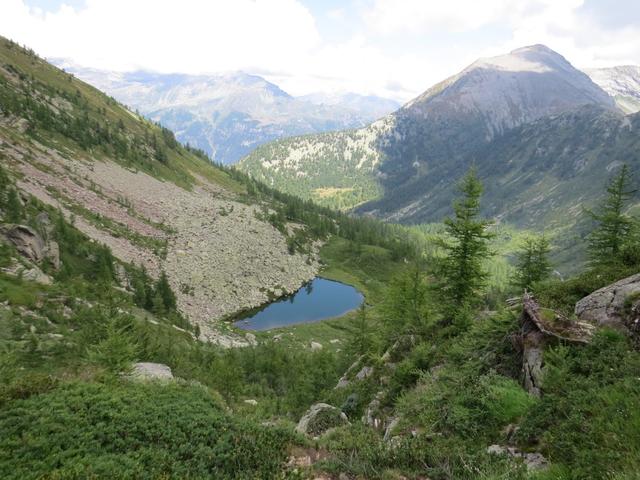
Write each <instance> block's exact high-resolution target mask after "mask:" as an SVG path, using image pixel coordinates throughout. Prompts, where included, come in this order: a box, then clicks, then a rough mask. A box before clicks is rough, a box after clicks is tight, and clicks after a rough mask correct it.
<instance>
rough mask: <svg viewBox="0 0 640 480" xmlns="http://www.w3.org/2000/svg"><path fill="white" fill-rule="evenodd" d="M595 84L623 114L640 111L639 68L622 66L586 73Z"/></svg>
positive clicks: (595, 69)
mask: <svg viewBox="0 0 640 480" xmlns="http://www.w3.org/2000/svg"><path fill="white" fill-rule="evenodd" d="M586 73H587V75H589V76H590V77H591V80H593V81H594V82H595V83H596V84H598V85H599V86H600V87H601V88H602V89H603V90H604V91H605V92H607V93H608V94H609V95H611V96H612V97H613V98H614V99H615V101H616V104H617V105H618V107H619V108H620V109H621V110H622V111H623V112H625V113H635V112H638V111H640V66H637V65H622V66H619V67H610V68H591V69H588V70H587V71H586Z"/></svg>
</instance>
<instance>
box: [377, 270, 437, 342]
mask: <svg viewBox="0 0 640 480" xmlns="http://www.w3.org/2000/svg"><path fill="white" fill-rule="evenodd" d="M427 290H428V285H427V282H426V281H425V274H424V271H423V270H422V268H420V266H419V265H415V266H414V267H413V268H410V269H407V270H406V271H403V272H402V273H401V274H399V275H397V276H396V277H395V278H393V279H392V280H391V283H390V285H389V288H388V290H387V292H386V294H385V298H384V301H383V302H382V305H381V311H382V319H383V325H384V327H385V337H386V338H387V341H388V342H390V343H392V342H394V341H396V340H397V339H398V338H399V337H401V336H403V335H407V334H415V335H422V334H424V333H425V332H426V330H427V323H428V319H429V306H430V305H429V298H428V295H427V293H428V292H427Z"/></svg>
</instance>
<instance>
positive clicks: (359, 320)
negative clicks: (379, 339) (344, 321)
mask: <svg viewBox="0 0 640 480" xmlns="http://www.w3.org/2000/svg"><path fill="white" fill-rule="evenodd" d="M373 347H374V337H373V329H372V328H371V324H370V322H369V320H368V319H367V311H366V308H365V306H364V304H362V305H360V309H359V310H358V316H357V317H356V320H355V322H354V324H353V328H352V330H351V331H350V332H349V343H348V345H347V349H348V350H349V351H350V352H351V353H353V354H355V355H366V354H369V353H371V352H372V350H373Z"/></svg>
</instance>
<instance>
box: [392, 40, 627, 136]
mask: <svg viewBox="0 0 640 480" xmlns="http://www.w3.org/2000/svg"><path fill="white" fill-rule="evenodd" d="M585 105H597V106H600V107H602V108H607V109H615V103H614V101H613V99H612V98H611V97H610V96H609V95H608V94H607V93H606V92H605V91H604V90H602V89H601V88H600V87H598V86H597V85H596V84H595V83H594V82H592V81H591V79H590V78H589V77H588V76H587V75H586V74H584V73H583V72H581V71H580V70H578V69H576V68H575V67H573V65H571V63H569V62H568V61H567V60H566V59H565V58H564V57H563V56H562V55H560V54H559V53H557V52H555V51H553V50H551V49H550V48H548V47H546V46H544V45H540V44H537V45H530V46H526V47H521V48H518V49H515V50H513V51H511V52H510V53H507V54H504V55H498V56H495V57H489V58H481V59H479V60H476V61H475V62H474V63H472V64H471V65H469V66H468V67H467V68H465V69H464V70H462V71H461V72H460V73H458V74H457V75H454V76H452V77H450V78H448V79H447V80H445V81H444V82H441V83H439V84H438V85H436V86H434V87H432V88H430V89H429V90H427V91H426V92H425V93H423V94H422V95H420V96H419V97H417V98H416V99H415V100H413V101H411V102H409V103H408V104H407V105H406V106H405V107H404V108H403V109H402V112H403V113H405V114H408V115H413V116H418V117H421V118H427V117H429V118H431V119H440V120H442V121H446V122H450V121H453V120H455V121H457V120H460V119H461V118H465V119H466V120H465V121H469V120H470V119H471V118H477V119H478V121H479V122H482V123H483V124H484V125H485V127H486V136H487V138H492V137H493V136H495V135H496V134H499V133H502V132H504V131H505V130H508V129H510V128H513V127H516V126H518V125H521V124H523V123H527V122H530V121H533V120H536V119H538V118H541V117H545V116H549V115H555V114H558V113H562V112H564V111H567V110H572V109H574V108H579V107H582V106H585Z"/></svg>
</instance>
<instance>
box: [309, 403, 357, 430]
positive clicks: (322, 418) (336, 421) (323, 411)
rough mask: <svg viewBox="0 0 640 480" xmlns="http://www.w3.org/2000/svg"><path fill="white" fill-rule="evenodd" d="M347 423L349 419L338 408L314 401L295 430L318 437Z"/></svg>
mask: <svg viewBox="0 0 640 480" xmlns="http://www.w3.org/2000/svg"><path fill="white" fill-rule="evenodd" d="M348 424H349V419H348V418H347V416H346V415H345V414H344V413H343V412H341V411H340V409H338V408H336V407H333V406H331V405H329V404H327V403H316V404H315V405H312V406H311V407H310V408H309V410H307V412H306V413H305V414H304V415H303V416H302V418H301V419H300V421H299V422H298V425H297V426H296V432H298V433H302V434H304V435H309V436H311V437H319V436H321V435H322V434H324V433H326V432H327V431H328V430H330V429H332V428H335V427H340V426H342V425H348Z"/></svg>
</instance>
